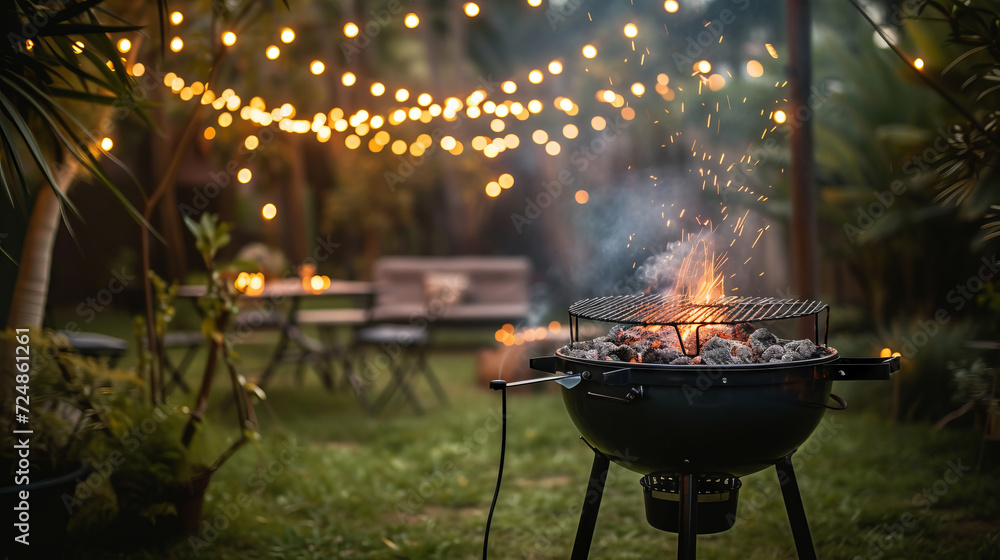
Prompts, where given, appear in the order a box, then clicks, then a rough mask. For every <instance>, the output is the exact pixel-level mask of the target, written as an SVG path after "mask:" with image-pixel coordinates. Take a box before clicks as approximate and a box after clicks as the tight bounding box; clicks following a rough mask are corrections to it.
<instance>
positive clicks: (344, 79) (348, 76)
mask: <svg viewBox="0 0 1000 560" xmlns="http://www.w3.org/2000/svg"><path fill="white" fill-rule="evenodd" d="M357 81H358V78H357V76H355V75H354V73H353V72H344V75H343V76H341V77H340V83H342V84H344V85H345V86H347V87H351V86H353V85H354V84H355V83H357Z"/></svg>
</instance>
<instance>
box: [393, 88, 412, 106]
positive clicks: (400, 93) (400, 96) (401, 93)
mask: <svg viewBox="0 0 1000 560" xmlns="http://www.w3.org/2000/svg"><path fill="white" fill-rule="evenodd" d="M409 98H410V92H409V91H406V89H404V88H400V89H397V90H396V101H399V102H400V103H402V102H403V101H406V100H407V99H409Z"/></svg>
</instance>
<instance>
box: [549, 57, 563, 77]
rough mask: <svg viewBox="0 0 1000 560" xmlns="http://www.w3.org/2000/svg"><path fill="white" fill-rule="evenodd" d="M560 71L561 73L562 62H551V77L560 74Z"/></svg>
mask: <svg viewBox="0 0 1000 560" xmlns="http://www.w3.org/2000/svg"><path fill="white" fill-rule="evenodd" d="M562 71H563V65H562V62H559V61H558V60H553V61H552V62H550V63H549V74H553V75H555V74H561V73H562Z"/></svg>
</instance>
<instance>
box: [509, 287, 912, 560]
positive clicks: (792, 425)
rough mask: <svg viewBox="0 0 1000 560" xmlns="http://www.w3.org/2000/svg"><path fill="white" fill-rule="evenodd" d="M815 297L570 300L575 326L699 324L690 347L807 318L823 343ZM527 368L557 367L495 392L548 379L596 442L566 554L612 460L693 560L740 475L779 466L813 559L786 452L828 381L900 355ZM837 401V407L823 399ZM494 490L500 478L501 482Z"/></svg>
mask: <svg viewBox="0 0 1000 560" xmlns="http://www.w3.org/2000/svg"><path fill="white" fill-rule="evenodd" d="M823 311H826V321H825V328H824V336H823V339H824V340H823V344H822V346H823V347H826V342H827V340H826V339H827V334H828V330H829V307H828V306H826V305H825V304H823V303H821V302H812V301H799V300H790V299H775V298H759V297H757V298H738V297H723V298H719V299H717V300H715V301H714V302H712V303H709V304H696V303H692V302H690V301H689V300H686V299H685V298H682V297H678V296H662V295H634V296H609V297H602V298H594V299H588V300H583V301H580V302H577V303H575V304H573V305H572V306H571V307H570V335H571V339H572V341H573V342H577V341H578V340H577V339H578V338H579V320H580V319H581V318H582V319H589V320H595V321H602V322H610V323H617V324H626V325H644V326H649V325H661V326H663V327H671V328H674V329H677V335H678V340H683V338H681V330H680V327H686V326H694V327H695V329H694V332H695V345H694V349H695V353H697V352H698V351H699V350H700V346H701V340H700V331H701V328H702V327H703V326H706V325H726V324H732V325H735V324H740V323H760V322H763V321H773V320H778V319H791V318H810V317H811V318H812V319H813V323H814V326H815V342H816V345H817V346H820V342H819V331H820V329H819V324H820V323H819V315H820V313H821V312H823ZM531 367H532V369H535V370H538V371H543V372H546V373H550V374H554V376H552V377H546V378H544V379H532V380H528V381H525V382H519V383H509V384H508V383H505V382H503V381H495V382H493V383H491V385H490V386H491V387H492V388H494V389H501V388H504V389H505V388H506V387H512V386H517V385H521V384H527V383H533V382H538V381H542V380H554V381H556V382H558V383H559V384H560V385H562V386H563V389H562V391H561V393H562V397H563V402H564V404H565V405H566V410H567V412H568V413H569V416H570V418H571V419H572V420H573V423H574V424H575V425H576V427H577V429H578V430H579V431H580V434H581V435H582V436H583V439H584V441H585V442H586V443H587V444H588V445H589V446H590V447H591V449H593V451H594V462H593V466H592V469H591V474H590V482H589V485H588V489H587V494H586V496H587V497H586V499H585V501H584V504H583V511H582V513H581V515H580V523H579V526H578V529H577V534H576V540H575V543H574V546H573V552H572V556H571V558H573V559H574V560H580V559H584V558H587V556H588V554H589V551H590V544H591V540H592V538H593V531H594V526H595V523H596V521H597V513H598V510H599V508H600V504H601V497H602V495H603V492H604V481H605V480H606V477H607V473H608V469H609V468H610V463H611V462H615V463H617V464H619V465H621V466H623V467H625V468H627V469H629V470H632V471H635V472H637V473H639V474H642V475H644V476H643V477H642V479H641V481H640V482H641V484H642V486H643V495H644V500H645V505H646V519H647V521H648V522H649V523H650V524H651V525H652V526H653V527H656V528H658V529H661V530H665V531H670V532H676V533H678V552H677V557H678V558H679V559H682V560H688V559H692V560H693V559H694V558H695V548H696V542H697V535H698V534H699V533H700V534H707V533H717V532H721V531H725V530H727V529H729V528H731V527H732V526H733V524H734V523H735V520H736V507H737V503H738V496H739V490H740V487H741V486H742V483H741V482H740V480H739V477H741V476H744V475H747V474H751V473H754V472H757V471H760V470H763V469H765V468H767V467H770V466H772V465H773V466H774V467H775V469H776V470H777V473H778V480H779V483H780V486H781V492H782V498H783V499H784V502H785V508H786V511H787V513H788V518H789V523H790V525H791V528H792V534H793V537H794V540H795V547H796V550H797V552H798V556H799V558H800V559H815V558H816V553H815V549H814V547H813V544H812V538H811V536H810V534H809V526H808V524H807V522H806V517H805V511H804V510H803V507H802V499H801V496H800V495H799V491H798V484H797V482H796V479H795V472H794V470H793V469H792V462H791V456H792V454H793V453H794V452H795V450H796V449H797V448H798V446H799V445H801V444H802V443H803V442H804V441H805V440H806V439H807V438H808V437H809V435H810V434H811V433H812V432H813V430H815V429H816V427H817V426H818V425H819V423H820V421H821V420H822V418H823V414H824V413H825V412H826V410H827V409H828V408H831V409H835V410H843V409H844V408H846V407H847V404H846V402H844V400H843V399H841V398H839V397H837V396H836V395H832V394H831V393H830V389H831V386H832V384H833V381H835V380H840V381H866V380H886V379H889V376H890V374H891V373H892V372H895V371H897V370H898V369H899V358H898V357H891V358H842V357H840V356H839V354H838V353H837V352H836V350H833V349H831V348H827V351H826V353H825V355H823V356H822V357H819V358H813V359H808V360H799V361H788V362H775V363H753V364H725V365H668V364H653V363H627V362H617V361H607V360H592V359H584V358H576V357H570V356H568V355H566V354H564V353H562V352H559V351H557V352H556V354H555V355H554V356H546V357H539V358H533V359H532V360H531ZM829 401H833V402H834V404H828V403H829ZM498 489H499V484H498Z"/></svg>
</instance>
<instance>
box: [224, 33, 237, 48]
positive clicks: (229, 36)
mask: <svg viewBox="0 0 1000 560" xmlns="http://www.w3.org/2000/svg"><path fill="white" fill-rule="evenodd" d="M222 44H223V45H226V46H227V47H231V46H233V45H235V44H236V34H235V33H233V32H232V31H226V32H225V33H223V34H222Z"/></svg>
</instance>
